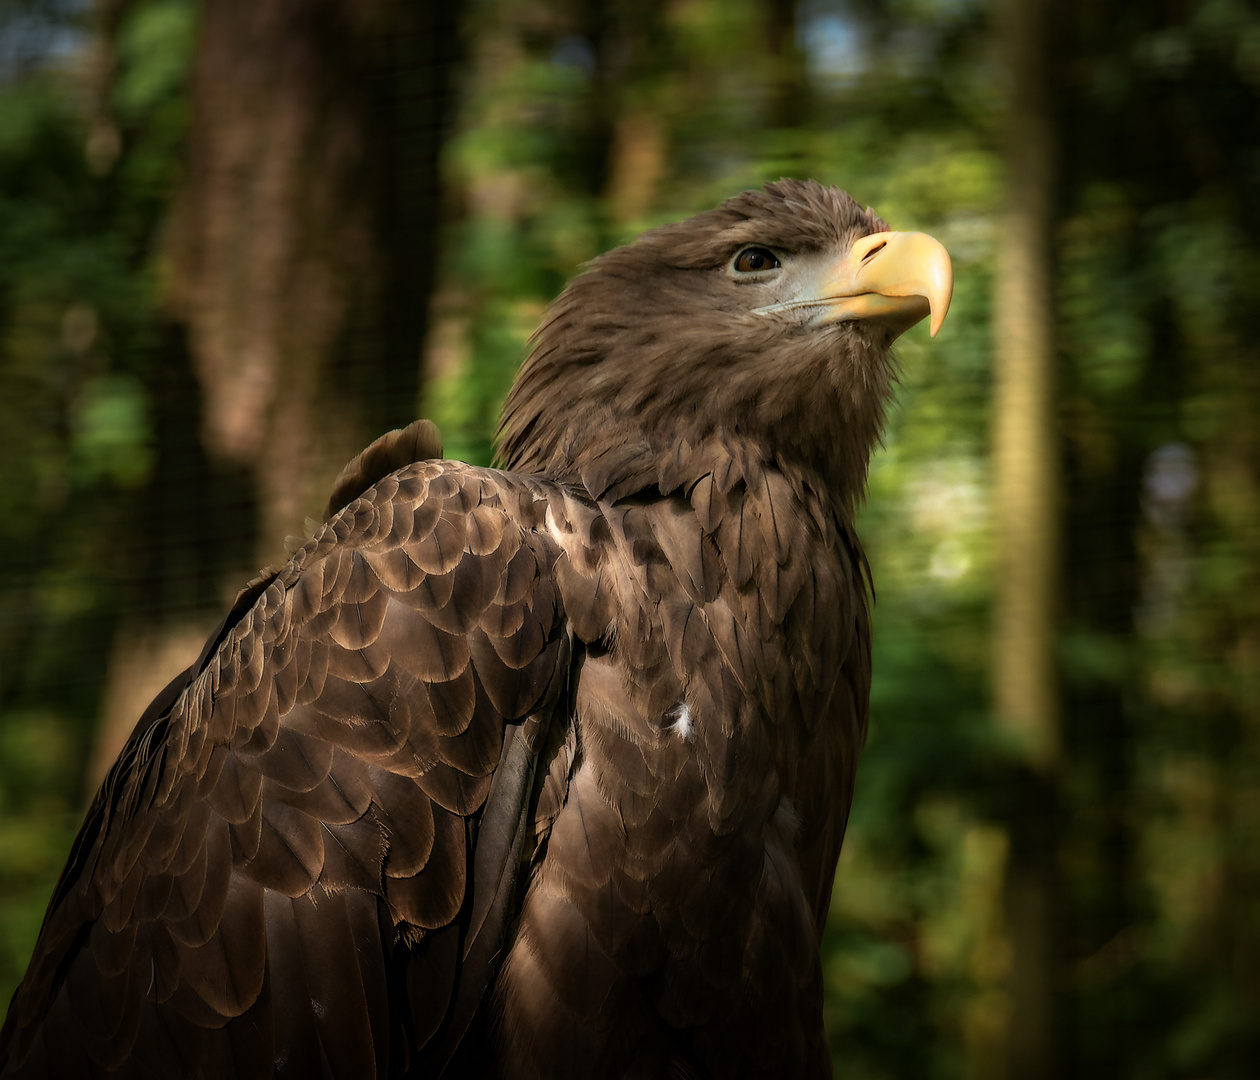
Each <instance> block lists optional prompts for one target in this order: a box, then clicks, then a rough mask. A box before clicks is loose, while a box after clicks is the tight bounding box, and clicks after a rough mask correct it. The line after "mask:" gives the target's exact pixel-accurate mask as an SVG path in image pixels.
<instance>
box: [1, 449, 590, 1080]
mask: <svg viewBox="0 0 1260 1080" xmlns="http://www.w3.org/2000/svg"><path fill="white" fill-rule="evenodd" d="M423 434H424V433H423V432H420V433H419V436H423ZM415 436H416V433H412V435H409V436H407V439H409V440H410V444H415V443H416V437H415ZM404 441H405V440H404ZM421 441H423V440H422V439H421ZM386 451H388V448H386ZM388 459H389V453H388V452H385V451H383V452H382V453H378V454H376V455H375V456H374V457H373V456H370V455H369V459H368V460H363V461H359V462H358V465H357V466H356V468H357V469H358V470H359V472H358V476H362V475H366V474H369V473H372V472H374V471H376V470H377V469H378V468H379V467H380V466H381V465H382V463H383V462H386V461H388ZM343 479H346V478H344V477H343ZM346 482H347V483H348V484H349V485H350V486H356V485H357V484H358V483H359V479H358V478H356V476H351V477H350V478H349V479H348V480H346ZM339 490H340V489H339ZM347 490H348V488H347ZM548 498H553V499H556V500H557V501H562V499H561V497H560V496H558V495H557V494H556V493H555V491H554V489H549V488H547V487H546V486H545V485H541V484H537V483H534V482H532V481H530V482H525V481H519V480H516V479H514V478H512V477H511V476H509V475H506V474H502V473H490V472H488V471H485V470H478V469H473V468H470V467H467V466H462V465H458V464H453V463H441V462H424V463H419V464H413V465H410V466H408V467H406V468H404V469H403V470H402V471H400V472H399V473H396V474H394V475H392V476H384V477H383V478H379V479H378V484H377V487H376V488H375V489H374V490H371V491H368V492H367V493H366V495H364V496H362V497H359V498H356V499H354V501H352V502H350V503H349V505H347V506H346V507H345V509H344V510H342V511H341V512H340V513H339V514H338V515H337V516H336V517H335V518H333V519H332V520H331V521H330V522H328V523H327V524H325V526H324V527H323V528H322V529H321V530H320V531H319V532H317V533H316V535H315V536H314V537H313V538H312V539H311V540H309V541H308V542H307V543H306V544H305V545H304V546H303V547H302V548H301V549H300V550H299V551H298V552H297V553H296V554H295V556H294V558H293V560H292V561H291V562H290V563H289V565H288V566H286V567H284V568H283V569H281V570H280V571H279V572H277V573H274V574H272V575H269V576H266V577H264V578H261V579H259V582H258V583H257V584H255V585H251V587H250V589H249V590H247V592H248V594H249V595H248V597H247V599H248V600H249V601H250V602H249V603H248V604H245V603H244V602H239V603H238V605H237V606H236V608H234V616H235V621H229V622H228V623H227V624H226V625H224V626H223V627H221V628H220V629H219V630H218V631H216V635H215V640H214V641H213V642H212V646H213V647H210V646H208V648H207V652H206V653H205V654H204V655H203V658H202V659H201V661H200V662H199V665H196V666H195V667H196V670H193V669H190V671H189V672H188V673H185V676H182V677H181V679H182V682H179V681H178V680H177V683H178V685H176V684H173V687H174V688H175V689H176V690H178V691H179V692H178V693H175V692H173V691H171V692H164V696H162V697H160V698H159V701H158V702H155V707H154V708H153V709H151V710H150V712H149V713H147V714H146V722H147V724H146V726H144V727H143V728H141V729H138V730H137V732H136V734H135V735H133V738H132V740H131V743H129V745H128V748H127V750H126V751H125V752H124V754H123V756H122V758H121V759H120V762H119V764H118V765H117V766H115V769H114V770H113V771H112V772H111V774H110V776H109V778H108V779H107V780H106V782H105V784H104V785H103V786H102V789H101V792H100V793H99V794H98V796H97V800H96V802H95V803H94V805H93V808H92V810H91V811H90V813H89V817H88V821H87V822H86V823H85V826H84V830H83V832H82V833H81V835H80V838H79V840H78V841H77V842H76V849H75V853H74V855H73V856H72V859H71V863H70V865H69V866H68V867H67V870H66V872H65V874H64V875H63V879H62V881H61V882H60V883H59V885H58V888H57V890H56V893H55V895H54V901H53V904H52V905H51V906H50V909H49V913H48V915H47V917H46V920H45V926H44V928H43V930H42V932H41V938H40V943H39V945H38V946H37V950H36V956H35V959H34V961H33V962H32V964H31V968H30V970H29V972H28V974H27V977H26V979H25V981H24V982H23V984H22V986H21V987H20V988H19V990H18V992H17V994H16V995H15V999H14V1004H13V1007H12V1008H11V1009H10V1012H9V1015H8V1019H7V1020H6V1023H5V1027H4V1029H3V1034H2V1035H0V1072H3V1073H4V1074H5V1075H6V1076H8V1075H12V1076H14V1077H17V1076H64V1075H88V1074H91V1075H98V1074H100V1075H105V1074H116V1075H152V1074H155V1073H156V1074H162V1075H189V1076H199V1075H204V1076H211V1075H223V1073H216V1072H215V1071H214V1070H215V1069H219V1068H228V1069H229V1071H230V1072H231V1073H232V1074H234V1075H239V1076H243V1077H247V1076H269V1075H273V1070H274V1074H275V1075H320V1074H323V1075H339V1076H370V1075H374V1074H375V1075H384V1074H385V1073H386V1071H388V1069H389V1068H390V1060H389V1055H390V1053H391V1047H393V1051H392V1052H393V1053H395V1055H397V1054H398V1053H401V1052H404V1051H401V1050H400V1049H399V1047H403V1046H405V1043H406V1041H407V1036H406V1032H405V1031H402V1032H400V1031H399V1030H397V1028H398V1025H399V1024H402V1025H403V1026H404V1028H406V1029H407V1030H409V1031H411V1032H412V1033H413V1034H415V1035H418V1036H419V1038H421V1039H422V1040H423V1039H424V1038H427V1037H428V1035H429V1034H432V1033H433V1032H435V1031H437V1030H439V1029H440V1027H441V1024H442V1016H443V1014H444V1013H445V1012H447V1011H450V1010H451V1009H452V1008H453V1003H454V1001H456V1000H457V999H458V996H459V993H460V975H459V970H458V965H456V966H454V967H452V962H451V961H449V960H448V959H447V957H448V954H449V955H450V956H457V955H458V954H459V952H460V947H459V946H458V945H443V946H441V947H440V948H434V949H428V948H426V947H425V944H424V942H425V937H426V935H428V934H436V937H435V942H436V941H437V940H439V939H443V935H446V936H447V937H449V938H451V941H452V942H454V941H456V940H457V935H459V934H462V933H463V932H464V931H463V930H461V929H459V925H458V924H456V922H455V920H456V919H457V917H458V916H459V913H460V912H461V911H462V910H464V909H465V908H467V909H468V910H469V911H472V910H473V909H474V907H475V908H476V910H477V911H478V913H479V914H478V925H477V934H478V935H480V937H478V938H477V939H478V940H483V941H485V942H486V943H488V945H489V955H490V956H492V955H493V953H494V951H497V949H498V947H499V946H498V942H499V941H500V940H501V937H502V934H503V933H504V930H505V926H506V919H507V917H508V911H509V905H507V904H505V903H503V902H502V901H498V902H496V901H495V900H494V899H492V898H491V895H490V894H492V893H493V892H494V891H496V890H499V889H506V890H508V892H509V893H510V891H511V889H512V888H513V882H514V881H515V874H516V870H515V866H516V864H517V862H518V861H519V858H520V853H521V839H522V837H523V835H524V834H523V823H524V820H525V817H524V809H525V807H526V805H527V803H528V800H529V797H530V791H531V789H532V776H533V760H534V756H535V754H536V752H537V749H538V745H539V744H540V740H539V739H537V738H536V737H533V736H531V737H530V738H521V737H519V736H518V737H517V738H516V739H515V741H514V745H517V746H518V750H517V751H515V752H514V761H515V764H514V766H513V770H512V772H511V775H512V777H513V780H512V782H510V783H509V782H504V783H501V784H499V785H497V786H496V785H495V784H494V783H493V778H494V777H495V775H496V771H495V770H496V767H497V766H498V764H499V760H500V753H501V750H502V746H503V740H504V732H505V730H508V729H507V728H506V727H505V725H521V724H524V725H525V727H526V728H530V727H531V725H536V724H537V723H540V722H541V723H543V724H546V723H549V722H550V721H549V720H548V719H547V718H548V717H549V716H551V715H552V714H553V713H554V712H555V708H556V703H557V702H558V701H559V700H560V699H561V697H562V695H563V694H564V692H565V690H566V687H567V685H568V674H567V667H568V664H569V658H570V650H569V647H568V644H567V641H568V639H567V634H568V631H567V629H566V622H565V616H564V612H563V610H562V608H561V605H560V603H559V597H558V594H557V592H556V590H555V588H554V587H553V585H552V584H551V577H552V574H553V572H554V567H555V562H556V559H557V557H558V549H557V547H556V545H555V544H554V542H553V541H551V540H550V538H549V537H547V536H546V535H545V534H544V533H542V532H541V531H539V528H538V527H539V525H540V524H541V523H542V521H543V519H544V516H545V513H546V509H547V500H548ZM242 596H243V598H246V594H242ZM531 717H532V718H533V719H530V718H531ZM522 730H524V729H522ZM492 792H493V793H494V794H493V799H502V800H506V802H505V803H504V804H503V806H502V807H499V806H497V804H495V803H493V802H492V803H491V804H490V805H493V806H495V809H494V816H495V820H496V821H499V822H500V824H498V825H496V826H495V829H494V830H493V832H494V834H495V835H496V836H497V837H498V839H488V840H487V842H486V845H485V851H484V852H479V855H478V865H477V873H478V875H479V877H480V879H481V880H484V881H486V882H487V884H486V886H485V889H487V890H490V894H486V895H483V894H482V893H478V892H477V889H476V886H475V883H474V882H473V881H471V880H470V878H469V876H468V871H469V867H470V866H471V861H470V858H471V857H470V843H471V837H472V836H473V835H474V832H475V827H474V825H473V823H474V822H475V821H476V820H478V819H480V817H481V816H482V814H483V812H487V811H486V807H487V805H488V804H487V798H488V796H491V793H492ZM478 897H480V899H478ZM378 909H379V913H381V914H378ZM382 920H383V921H382ZM444 927H445V928H448V929H446V930H443V929H442V928H444ZM475 937H476V935H475ZM396 946H397V947H398V948H401V949H403V950H404V952H405V953H406V954H407V955H412V957H413V959H412V961H411V963H412V964H413V965H419V968H421V969H424V970H423V971H421V972H420V974H416V973H414V972H413V974H412V976H410V980H411V983H412V985H413V986H415V987H420V986H423V987H424V992H423V993H420V992H419V990H417V1001H418V1003H419V1001H420V999H421V998H423V999H424V1000H423V1002H422V1006H423V1010H424V1011H423V1014H417V1015H415V1016H414V1017H411V1016H409V1017H406V1018H402V1019H400V1017H399V1015H397V1013H396V1010H395V1012H393V1013H391V1007H390V1004H389V998H388V988H387V987H388V983H389V980H390V979H391V978H393V977H392V976H390V975H389V974H388V971H387V965H388V964H391V963H394V961H393V960H390V954H391V950H394V949H395V947H396ZM452 947H453V948H454V950H455V952H454V953H452V952H451V949H452ZM483 951H485V950H484V949H483ZM426 965H432V966H433V971H434V972H439V969H440V970H444V971H446V974H445V975H444V976H441V977H440V978H438V979H437V983H436V985H438V986H439V987H440V986H445V990H442V991H441V992H436V993H435V991H434V990H433V985H434V983H433V982H432V980H430V979H426V978H422V977H421V976H422V975H424V974H425V972H427V971H428V968H426ZM439 973H440V972H439ZM429 974H432V972H429ZM484 989H485V987H484V984H483V985H482V986H481V987H480V989H479V990H478V991H477V996H480V993H482V992H484ZM426 995H427V996H426ZM433 1010H437V1015H433ZM462 1011H463V1012H464V1013H468V1012H469V1009H468V1006H467V1005H464V1006H462ZM236 1018H240V1019H241V1020H242V1021H243V1020H244V1019H246V1018H249V1020H250V1022H251V1023H254V1024H256V1025H257V1024H260V1025H261V1027H259V1028H258V1031H257V1032H255V1033H254V1034H252V1035H250V1034H248V1033H245V1032H243V1031H241V1030H238V1029H239V1028H240V1023H238V1022H236ZM467 1020H468V1016H467V1015H465V1016H463V1017H462V1018H461V1023H463V1024H464V1025H465V1026H466V1024H467ZM461 1030H462V1029H461ZM133 1049H134V1051H135V1054H134V1055H132V1050H133ZM412 1049H413V1050H414V1049H415V1047H413V1048H412ZM445 1052H446V1053H447V1054H448V1055H449V1048H448V1049H447V1050H446V1051H445ZM397 1064H398V1063H397V1062H396V1063H395V1065H397Z"/></svg>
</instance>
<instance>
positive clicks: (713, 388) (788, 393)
mask: <svg viewBox="0 0 1260 1080" xmlns="http://www.w3.org/2000/svg"><path fill="white" fill-rule="evenodd" d="M952 285H953V278H952V272H951V269H950V262H949V256H948V255H947V254H946V252H945V249H944V248H943V247H942V246H941V245H940V244H939V243H938V242H937V241H936V240H934V239H932V238H931V237H929V236H926V235H924V234H922V233H900V232H891V231H889V230H888V227H887V226H886V225H885V224H884V222H883V221H881V220H880V219H879V218H878V217H877V216H876V215H875V213H874V212H873V211H871V210H869V209H863V208H862V207H861V206H860V205H859V204H858V203H856V202H855V201H854V200H853V199H852V198H850V197H849V196H848V195H847V194H845V193H844V192H843V191H840V190H839V189H837V188H828V187H823V186H822V185H821V184H817V183H815V182H813V181H804V182H802V181H798V180H780V181H778V182H777V183H773V184H767V185H766V186H765V188H764V189H763V190H761V191H747V192H744V193H743V194H740V195H736V196H735V197H734V198H731V199H728V200H727V201H726V202H724V203H723V204H722V205H721V206H719V207H717V208H716V209H715V210H710V211H708V212H707V213H703V214H698V215H697V216H695V217H693V218H689V219H688V220H686V221H682V222H678V223H677V224H673V225H665V226H662V227H660V228H657V229H652V230H651V231H649V232H646V233H644V234H643V235H642V236H641V237H639V238H638V239H637V240H636V241H635V242H634V243H632V244H628V245H627V246H625V247H622V248H618V249H616V250H614V251H610V252H609V253H607V254H606V255H602V256H600V257H599V258H597V259H595V260H593V261H592V262H591V263H590V265H589V266H588V267H587V268H586V269H585V271H584V272H583V273H582V274H580V275H579V276H578V277H576V278H575V279H574V280H573V281H571V282H570V283H569V285H568V287H567V288H566V289H565V291H564V292H563V294H561V296H560V297H559V299H558V300H556V302H555V303H554V304H553V305H552V307H551V309H550V311H549V312H548V314H547V316H546V318H545V319H544V321H543V324H542V326H541V327H540V328H539V330H538V332H537V334H536V335H535V337H534V347H533V350H532V351H531V353H530V355H529V358H528V359H527V360H526V361H525V363H524V365H523V366H522V368H521V371H520V374H519V376H518V377H517V380H516V383H515V385H514V386H513V387H512V391H511V393H510V394H509V396H508V400H507V403H506V405H505V407H504V412H503V424H502V428H501V433H500V434H501V453H502V457H503V460H504V462H505V463H506V465H507V466H508V467H510V468H514V469H521V470H526V471H536V472H543V473H546V474H548V475H551V476H554V477H556V478H558V479H574V480H576V479H579V478H582V479H586V480H587V481H588V486H589V472H590V470H588V469H587V468H586V466H587V465H588V464H589V462H591V461H592V460H594V459H596V458H598V459H599V460H600V461H601V462H602V464H601V467H600V468H599V469H598V470H597V472H598V474H599V476H600V478H601V479H600V485H601V486H604V487H606V488H611V487H617V488H618V489H620V490H629V488H631V487H633V486H634V484H635V483H637V482H639V481H643V482H650V479H651V476H652V475H654V474H655V472H656V470H655V467H654V465H653V464H652V463H653V462H654V461H655V460H657V459H658V458H659V457H660V456H661V455H664V454H673V453H676V452H677V447H678V446H679V445H680V443H683V442H684V441H685V442H687V443H689V444H691V445H695V444H696V443H697V442H698V441H700V440H703V439H705V438H706V437H710V436H712V435H714V434H726V435H729V436H732V437H746V438H749V439H751V440H754V441H755V442H756V443H757V444H758V445H760V446H763V447H765V448H767V449H768V451H769V452H770V453H771V454H773V455H775V456H777V457H779V458H780V459H783V460H795V461H797V462H799V463H800V464H802V465H804V466H806V467H809V468H812V469H814V470H815V471H817V472H818V473H820V474H821V475H822V476H823V477H824V478H825V479H826V480H827V481H828V483H830V484H832V485H833V486H835V487H836V488H837V490H838V491H839V493H840V494H842V496H843V497H846V498H853V497H856V496H857V495H858V494H859V493H860V490H861V488H862V485H863V482H864V480H865V475H866V462H867V459H868V457H869V454H870V451H871V449H872V447H873V446H874V444H875V442H876V440H877V439H878V437H879V432H880V428H881V427H882V423H883V415H884V405H885V402H886V401H887V398H888V395H889V393H890V390H891V385H892V379H893V370H892V365H891V362H890V357H889V349H890V346H891V345H892V343H893V340H894V339H895V338H896V337H897V335H898V334H900V333H902V332H903V331H904V330H906V329H908V328H909V327H911V326H913V325H914V324H915V323H917V322H919V321H920V320H921V319H923V318H925V317H929V316H930V318H931V330H932V333H933V335H935V333H936V331H937V330H938V329H939V327H940V324H941V322H942V320H943V319H944V318H945V312H946V309H947V308H948V306H949V300H950V294H951V291H952ZM619 458H620V459H621V460H618V459H619ZM596 494H601V493H600V492H596Z"/></svg>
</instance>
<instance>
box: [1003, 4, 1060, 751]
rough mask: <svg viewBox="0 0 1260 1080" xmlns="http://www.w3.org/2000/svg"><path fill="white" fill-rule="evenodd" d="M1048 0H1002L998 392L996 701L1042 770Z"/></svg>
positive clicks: (1054, 540)
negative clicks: (1006, 78)
mask: <svg viewBox="0 0 1260 1080" xmlns="http://www.w3.org/2000/svg"><path fill="white" fill-rule="evenodd" d="M1048 12H1049V5H1048V4H1047V3H1046V2H1045V0H1001V2H1000V3H999V15H1000V16H1001V18H1000V20H999V33H1000V35H1001V44H1002V51H1003V53H1004V57H1005V60H1006V67H1007V69H1008V71H1009V74H1010V83H1009V88H1010V98H1009V104H1008V111H1007V117H1006V123H1007V130H1006V136H1005V157H1006V166H1007V195H1006V209H1005V214H1004V217H1003V221H1002V231H1001V241H1000V243H999V247H998V255H997V264H998V265H997V271H998V272H997V292H996V296H995V298H994V300H995V303H994V316H993V317H994V324H995V333H996V336H997V342H996V345H997V348H996V355H997V391H996V400H995V402H994V416H995V428H994V463H995V472H996V495H997V529H998V549H999V555H998V558H999V564H1000V568H999V573H998V579H997V580H998V591H997V604H996V610H995V612H994V643H995V649H994V706H995V708H996V712H997V716H998V721H999V723H1001V724H1002V725H1003V726H1004V727H1006V728H1007V730H1008V731H1009V732H1010V733H1011V734H1012V735H1013V736H1014V737H1015V738H1016V740H1017V741H1018V743H1019V744H1020V746H1021V749H1022V750H1023V751H1024V753H1025V754H1026V755H1027V760H1028V762H1029V764H1031V765H1032V766H1033V767H1034V768H1035V769H1037V770H1038V771H1043V772H1044V771H1049V770H1051V769H1053V767H1054V765H1055V763H1056V761H1057V759H1058V756H1059V749H1060V748H1059V717H1058V713H1059V700H1058V688H1057V674H1056V670H1055V661H1054V628H1055V618H1056V611H1055V598H1056V595H1057V588H1058V583H1057V580H1056V579H1057V575H1058V563H1059V537H1058V512H1059V507H1058V501H1059V500H1058V485H1059V468H1058V461H1059V451H1058V440H1057V437H1056V433H1055V420H1054V337H1053V328H1052V282H1051V273H1052V266H1053V256H1052V251H1051V230H1052V223H1053V213H1054V210H1053V198H1054V194H1053V192H1054V135H1053V126H1052V118H1051V108H1050V90H1049V85H1048V78H1049V75H1048V55H1047V54H1048V49H1047V45H1046V36H1047V29H1048V27H1047V24H1048V22H1049V19H1048Z"/></svg>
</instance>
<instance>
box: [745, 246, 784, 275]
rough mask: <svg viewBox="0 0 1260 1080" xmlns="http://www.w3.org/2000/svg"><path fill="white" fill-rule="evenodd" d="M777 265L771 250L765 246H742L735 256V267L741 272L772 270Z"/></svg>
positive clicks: (752, 272)
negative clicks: (742, 248)
mask: <svg viewBox="0 0 1260 1080" xmlns="http://www.w3.org/2000/svg"><path fill="white" fill-rule="evenodd" d="M778 265H779V260H778V259H776V258H775V256H774V252H773V251H767V250H766V249H765V248H744V250H743V251H741V252H740V253H739V254H738V255H736V256H735V269H736V270H737V271H738V272H739V273H741V274H755V273H756V272H757V271H758V270H773V269H774V268H775V267H776V266H778Z"/></svg>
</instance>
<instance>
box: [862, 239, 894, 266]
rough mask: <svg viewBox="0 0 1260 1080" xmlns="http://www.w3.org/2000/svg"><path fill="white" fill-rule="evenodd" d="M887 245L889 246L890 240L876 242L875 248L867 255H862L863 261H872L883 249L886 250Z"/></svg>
mask: <svg viewBox="0 0 1260 1080" xmlns="http://www.w3.org/2000/svg"><path fill="white" fill-rule="evenodd" d="M887 246H888V241H887V240H881V241H880V242H879V243H878V244H876V245H875V246H874V247H873V248H871V250H870V251H868V252H867V253H866V254H865V255H863V256H862V261H863V262H870V261H871V259H872V258H874V257H875V256H876V255H878V254H879V253H880V252H881V251H883V250H884V248H886V247H887Z"/></svg>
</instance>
